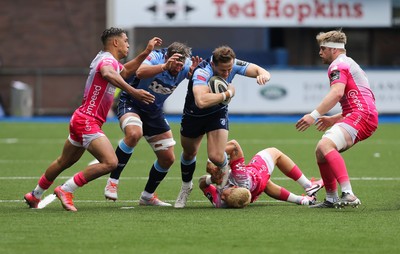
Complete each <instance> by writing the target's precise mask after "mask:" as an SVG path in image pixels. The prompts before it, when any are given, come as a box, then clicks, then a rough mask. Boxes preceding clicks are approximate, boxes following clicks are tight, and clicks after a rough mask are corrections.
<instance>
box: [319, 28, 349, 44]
mask: <svg viewBox="0 0 400 254" xmlns="http://www.w3.org/2000/svg"><path fill="white" fill-rule="evenodd" d="M316 39H317V42H318V45H321V44H322V43H324V42H336V43H344V44H346V43H347V37H346V34H345V33H344V32H342V30H341V29H340V30H333V31H329V32H320V33H319V34H318V35H317V36H316Z"/></svg>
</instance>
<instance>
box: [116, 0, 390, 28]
mask: <svg viewBox="0 0 400 254" xmlns="http://www.w3.org/2000/svg"><path fill="white" fill-rule="evenodd" d="M110 6H111V7H110V10H111V13H110V12H109V15H110V16H111V19H112V20H111V23H112V25H114V26H118V27H124V28H130V27H176V26H183V27H187V26H190V27H196V26H197V27H225V26H226V27H324V26H325V27H326V26H328V27H332V26H334V27H389V26H391V23H392V1H391V0H379V1H376V0H201V1H200V0H146V1H132V0H115V1H110Z"/></svg>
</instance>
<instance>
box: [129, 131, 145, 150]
mask: <svg viewBox="0 0 400 254" xmlns="http://www.w3.org/2000/svg"><path fill="white" fill-rule="evenodd" d="M142 135H143V133H142V132H133V131H130V132H125V139H124V142H125V144H126V145H127V146H130V147H135V146H136V145H137V143H138V142H139V140H140V139H141V138H142Z"/></svg>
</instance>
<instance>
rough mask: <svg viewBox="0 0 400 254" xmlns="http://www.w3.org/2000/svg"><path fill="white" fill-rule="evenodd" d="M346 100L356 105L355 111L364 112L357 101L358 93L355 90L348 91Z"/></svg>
mask: <svg viewBox="0 0 400 254" xmlns="http://www.w3.org/2000/svg"><path fill="white" fill-rule="evenodd" d="M347 98H348V99H349V100H350V101H351V102H352V103H353V104H354V105H356V107H357V109H358V110H360V111H364V107H363V105H362V103H361V101H360V100H359V99H358V91H357V90H354V89H352V90H350V91H349V92H348V93H347Z"/></svg>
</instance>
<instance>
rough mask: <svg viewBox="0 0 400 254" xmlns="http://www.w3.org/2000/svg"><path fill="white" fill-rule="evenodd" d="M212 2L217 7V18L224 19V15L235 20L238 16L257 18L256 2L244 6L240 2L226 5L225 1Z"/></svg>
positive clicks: (254, 0) (252, 0) (253, 0)
mask: <svg viewBox="0 0 400 254" xmlns="http://www.w3.org/2000/svg"><path fill="white" fill-rule="evenodd" d="M213 2H214V4H215V5H216V7H217V13H216V16H217V17H224V14H225V13H226V14H225V16H228V17H230V18H237V17H240V16H244V17H251V18H253V17H256V16H257V12H256V2H257V0H251V1H249V2H247V3H244V4H243V2H242V1H239V0H238V2H233V3H226V1H225V0H214V1H213ZM224 10H227V12H224Z"/></svg>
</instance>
